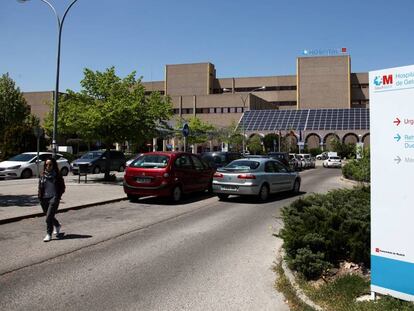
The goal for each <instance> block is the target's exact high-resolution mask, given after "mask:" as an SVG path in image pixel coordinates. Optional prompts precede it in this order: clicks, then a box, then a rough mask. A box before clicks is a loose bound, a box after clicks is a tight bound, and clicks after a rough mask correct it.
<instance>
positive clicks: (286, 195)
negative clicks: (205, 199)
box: [222, 191, 306, 204]
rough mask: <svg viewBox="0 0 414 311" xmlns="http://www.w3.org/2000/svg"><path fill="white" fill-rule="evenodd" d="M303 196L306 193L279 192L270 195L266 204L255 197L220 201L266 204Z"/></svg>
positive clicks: (229, 198) (235, 197) (234, 197)
mask: <svg viewBox="0 0 414 311" xmlns="http://www.w3.org/2000/svg"><path fill="white" fill-rule="evenodd" d="M304 194H306V192H304V191H300V192H298V193H292V192H281V193H277V194H271V195H270V196H269V199H268V200H267V201H266V202H261V201H260V200H259V199H258V198H257V197H256V196H247V195H246V196H229V197H228V198H227V199H225V200H222V202H232V203H239V204H266V203H271V202H277V201H283V200H286V199H290V198H293V197H299V196H301V195H304Z"/></svg>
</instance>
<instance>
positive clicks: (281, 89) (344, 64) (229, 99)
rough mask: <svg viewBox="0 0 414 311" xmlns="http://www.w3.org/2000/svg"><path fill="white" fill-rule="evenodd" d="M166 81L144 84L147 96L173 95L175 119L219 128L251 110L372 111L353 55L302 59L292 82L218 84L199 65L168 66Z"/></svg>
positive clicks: (212, 71)
mask: <svg viewBox="0 0 414 311" xmlns="http://www.w3.org/2000/svg"><path fill="white" fill-rule="evenodd" d="M165 77H166V79H165V81H154V82H144V86H145V88H146V90H147V93H150V92H152V91H159V92H160V93H161V94H165V95H169V96H170V97H171V98H172V102H173V109H174V114H175V115H176V116H177V117H182V118H184V119H185V118H189V117H191V116H197V117H198V118H200V119H201V120H202V121H204V122H209V123H211V124H213V125H215V126H219V127H222V126H228V125H229V124H231V122H233V121H236V122H237V121H238V120H239V119H240V117H241V115H242V113H243V111H246V110H249V109H258V110H261V109H319V108H333V109H335V108H367V107H369V93H368V89H369V88H368V73H352V72H351V59H350V56H349V55H341V56H326V57H299V58H298V59H297V74H296V75H289V76H269V77H245V78H236V77H235V78H217V77H216V68H215V66H214V65H213V64H211V63H197V64H178V65H166V67H165ZM262 86H265V87H266V88H265V90H259V91H257V89H258V88H259V87H262ZM254 90H256V91H254ZM253 91H254V92H253Z"/></svg>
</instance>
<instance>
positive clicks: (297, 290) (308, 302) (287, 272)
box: [280, 248, 324, 311]
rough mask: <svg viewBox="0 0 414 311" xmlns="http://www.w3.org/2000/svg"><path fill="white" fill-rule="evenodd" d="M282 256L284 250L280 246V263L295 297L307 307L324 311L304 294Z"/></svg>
mask: <svg viewBox="0 0 414 311" xmlns="http://www.w3.org/2000/svg"><path fill="white" fill-rule="evenodd" d="M284 258H285V251H284V250H283V248H281V250H280V260H281V263H282V269H283V273H284V274H285V276H286V277H287V279H288V280H289V282H290V284H291V285H292V288H293V290H294V291H295V294H296V297H298V298H299V299H300V301H302V302H303V303H304V304H305V305H308V306H309V307H311V308H313V309H315V310H318V311H324V309H323V308H322V307H320V306H318V305H317V304H315V303H314V302H313V301H312V300H310V299H309V297H308V296H306V294H305V293H304V292H303V290H302V289H301V288H300V286H299V285H298V283H296V281H295V276H294V275H293V272H292V271H291V270H290V269H289V267H288V265H287V263H286V261H285V259H284Z"/></svg>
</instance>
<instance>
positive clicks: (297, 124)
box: [239, 108, 369, 131]
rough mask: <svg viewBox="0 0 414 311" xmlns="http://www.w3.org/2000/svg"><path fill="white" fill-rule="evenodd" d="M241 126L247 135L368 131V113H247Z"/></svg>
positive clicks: (358, 110) (353, 109)
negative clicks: (257, 132) (282, 131)
mask: <svg viewBox="0 0 414 311" xmlns="http://www.w3.org/2000/svg"><path fill="white" fill-rule="evenodd" d="M243 125H244V126H245V128H246V130H247V131H277V130H305V131H312V130H332V131H336V130H368V129H369V109H368V108H352V109H306V110H249V111H246V112H245V113H244V114H243V117H242V119H241V120H240V124H239V127H240V128H243Z"/></svg>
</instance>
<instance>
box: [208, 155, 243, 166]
mask: <svg viewBox="0 0 414 311" xmlns="http://www.w3.org/2000/svg"><path fill="white" fill-rule="evenodd" d="M242 157H243V156H242V154H241V153H239V152H224V151H214V152H203V153H202V154H201V158H202V159H203V160H204V161H205V162H207V163H208V164H209V165H210V166H211V167H212V168H218V167H222V166H226V165H227V164H229V163H230V162H231V161H234V160H237V159H240V158H242Z"/></svg>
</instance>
